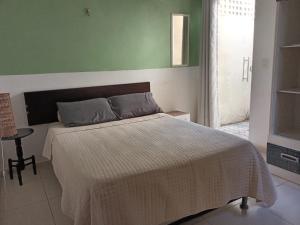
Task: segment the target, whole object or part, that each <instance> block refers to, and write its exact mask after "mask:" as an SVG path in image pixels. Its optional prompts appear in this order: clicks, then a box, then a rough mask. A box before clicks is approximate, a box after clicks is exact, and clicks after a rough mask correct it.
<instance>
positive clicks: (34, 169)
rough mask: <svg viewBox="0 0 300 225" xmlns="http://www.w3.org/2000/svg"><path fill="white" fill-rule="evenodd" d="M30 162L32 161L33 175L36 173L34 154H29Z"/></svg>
mask: <svg viewBox="0 0 300 225" xmlns="http://www.w3.org/2000/svg"><path fill="white" fill-rule="evenodd" d="M31 162H32V169H33V173H34V175H36V174H37V173H36V164H35V157H34V155H33V156H31Z"/></svg>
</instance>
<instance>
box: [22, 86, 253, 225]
mask: <svg viewBox="0 0 300 225" xmlns="http://www.w3.org/2000/svg"><path fill="white" fill-rule="evenodd" d="M143 92H150V82H143V83H131V84H117V85H107V86H95V87H83V88H72V89H60V90H48V91H35V92H25V93H24V97H25V104H26V111H27V118H28V124H29V125H38V124H47V123H52V122H57V121H58V119H57V106H56V102H72V101H82V100H87V99H91V98H101V97H103V98H107V97H110V96H114V95H123V94H131V93H143ZM235 200H236V199H235ZM235 200H232V201H235ZM247 200H248V198H247V197H242V203H241V205H240V208H241V209H244V210H245V209H248V205H247ZM232 201H230V202H232ZM212 210H215V209H210V210H206V211H203V212H200V213H198V214H196V215H191V216H188V217H185V218H183V219H180V220H178V221H176V222H173V223H171V224H170V225H179V224H181V223H182V222H185V221H188V220H191V219H193V218H195V217H199V216H201V215H204V214H206V213H208V212H210V211H212Z"/></svg>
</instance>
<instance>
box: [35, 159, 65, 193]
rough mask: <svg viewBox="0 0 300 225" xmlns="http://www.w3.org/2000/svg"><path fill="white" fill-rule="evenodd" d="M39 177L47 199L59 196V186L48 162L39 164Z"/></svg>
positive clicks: (60, 190)
mask: <svg viewBox="0 0 300 225" xmlns="http://www.w3.org/2000/svg"><path fill="white" fill-rule="evenodd" d="M39 169H40V177H41V181H42V183H43V186H44V189H45V192H46V195H47V197H48V199H51V198H56V197H58V196H61V192H62V189H61V186H60V184H59V181H58V180H57V178H56V176H55V173H54V171H53V168H52V164H51V163H50V162H44V163H41V164H39Z"/></svg>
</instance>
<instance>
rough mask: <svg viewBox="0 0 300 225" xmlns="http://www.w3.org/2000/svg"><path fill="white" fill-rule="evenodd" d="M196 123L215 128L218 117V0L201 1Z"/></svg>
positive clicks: (217, 124)
mask: <svg viewBox="0 0 300 225" xmlns="http://www.w3.org/2000/svg"><path fill="white" fill-rule="evenodd" d="M202 15H203V16H202V35H201V48H200V79H199V82H200V85H199V92H198V123H200V124H202V125H205V126H209V127H212V128H216V127H218V126H219V116H218V57H217V56H218V51H217V50H218V41H217V40H218V0H203V1H202Z"/></svg>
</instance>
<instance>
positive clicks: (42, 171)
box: [37, 162, 56, 179]
mask: <svg viewBox="0 0 300 225" xmlns="http://www.w3.org/2000/svg"><path fill="white" fill-rule="evenodd" d="M37 167H38V170H39V175H40V177H41V178H44V179H47V178H49V177H56V176H55V174H54V171H53V168H52V164H51V162H43V163H40V164H38V166H37Z"/></svg>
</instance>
